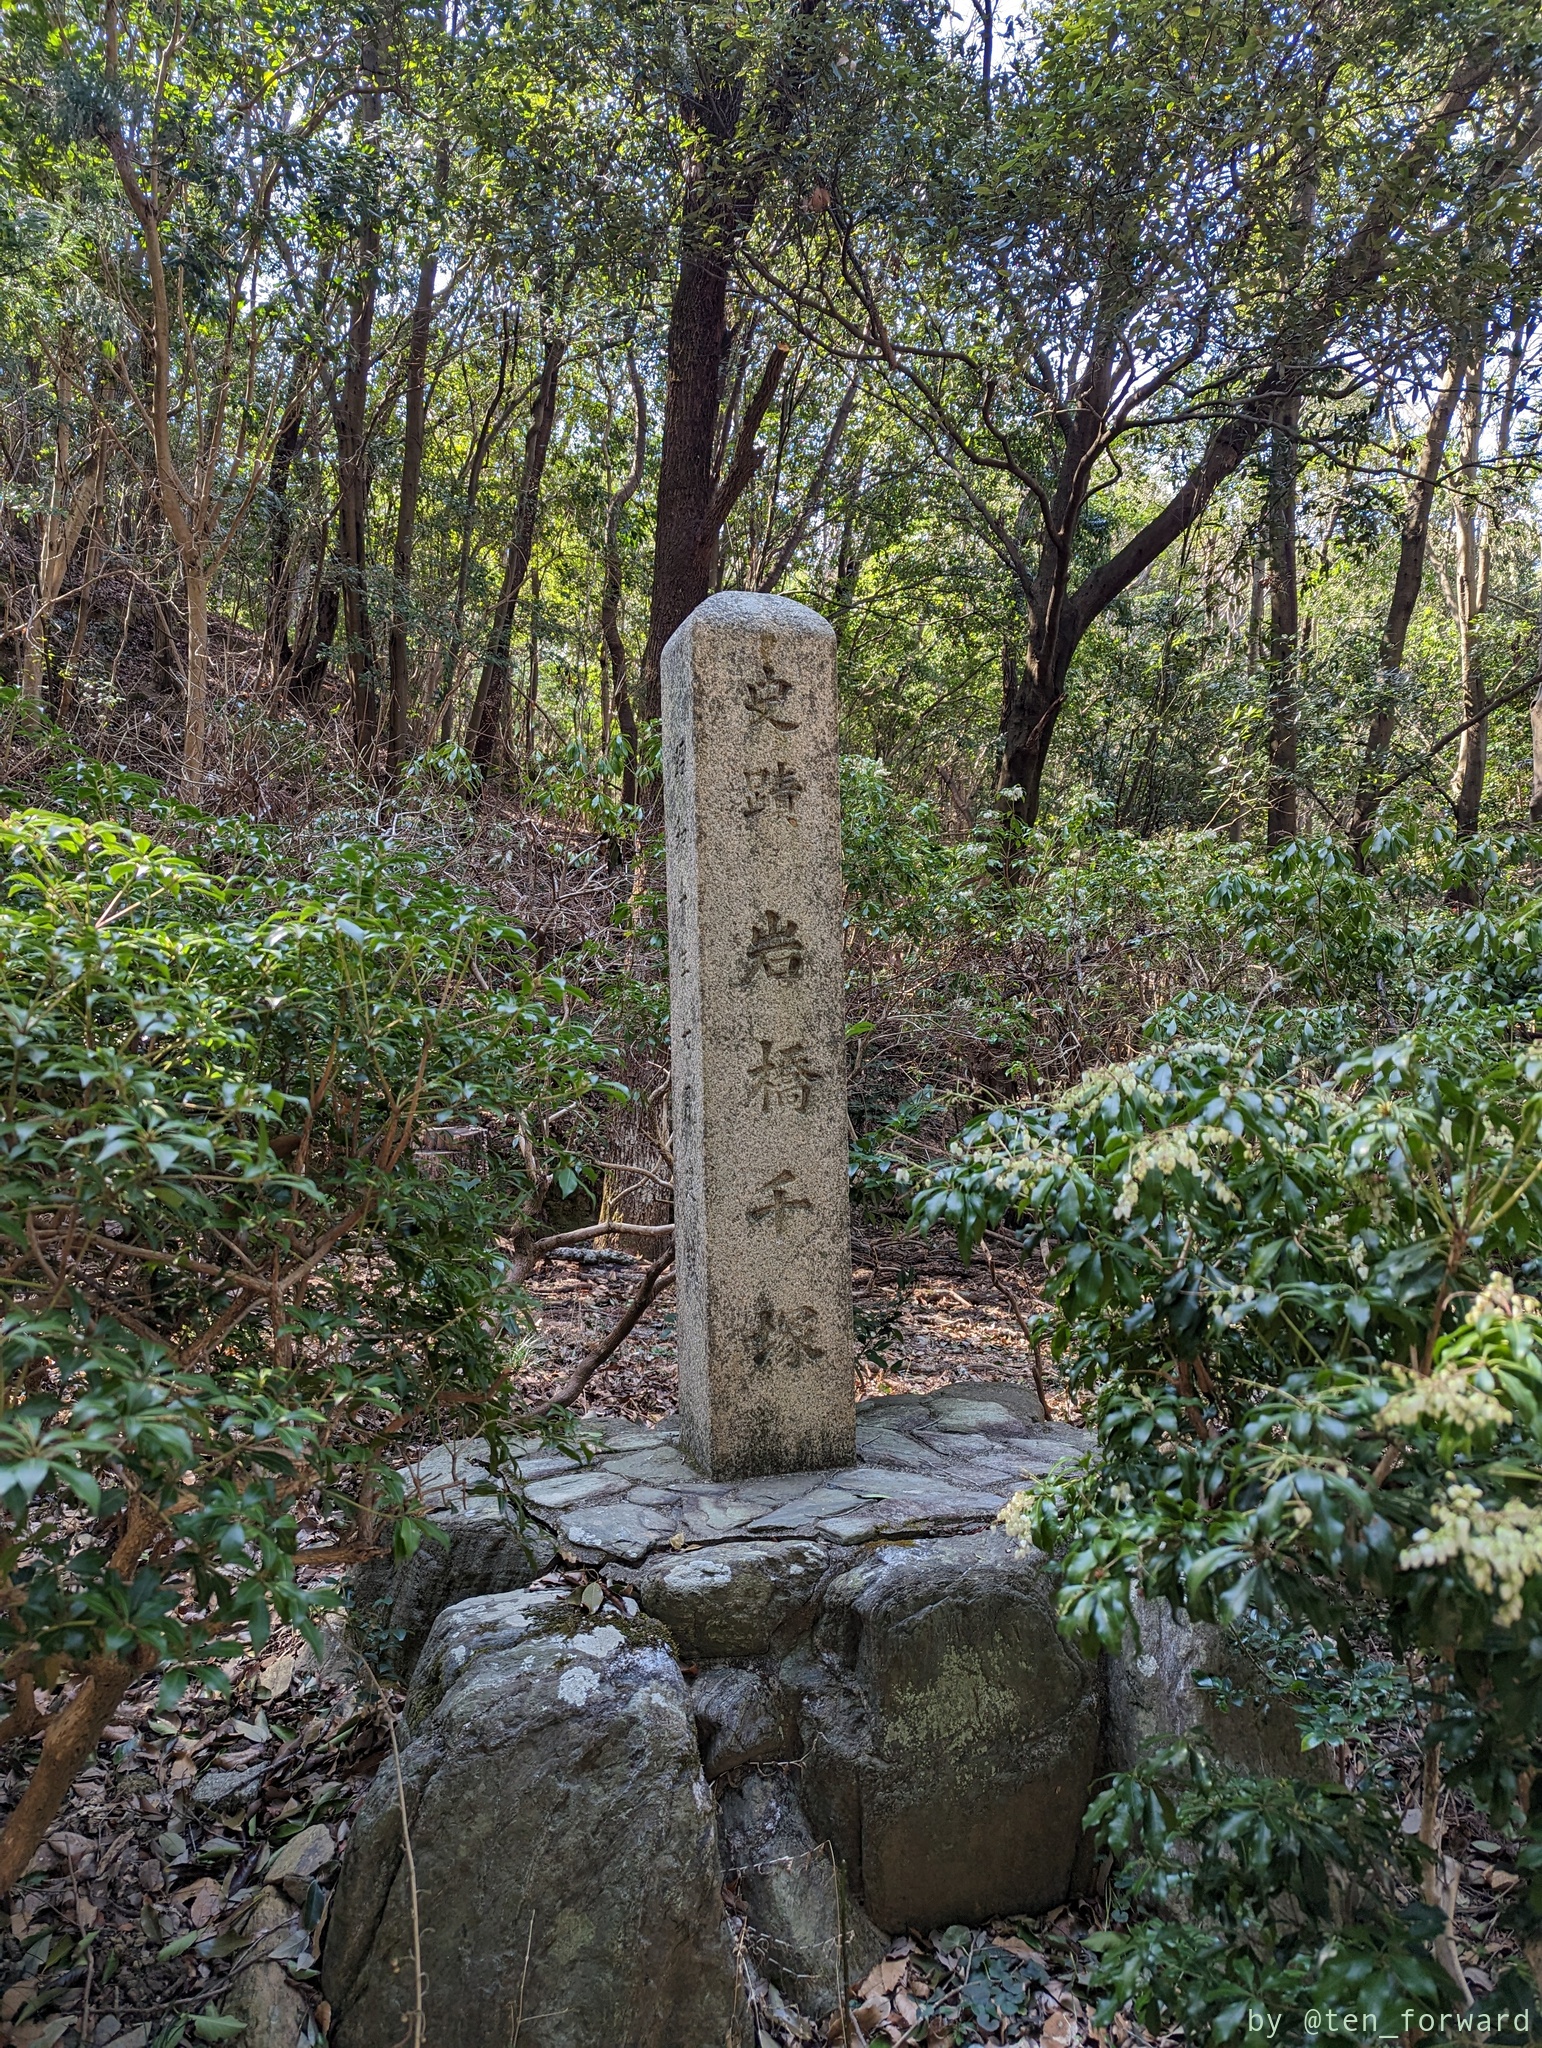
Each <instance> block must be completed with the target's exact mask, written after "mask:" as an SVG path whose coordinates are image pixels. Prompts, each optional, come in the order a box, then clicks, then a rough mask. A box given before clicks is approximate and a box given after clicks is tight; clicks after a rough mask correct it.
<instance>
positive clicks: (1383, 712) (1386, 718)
mask: <svg viewBox="0 0 1542 2048" xmlns="http://www.w3.org/2000/svg"><path fill="white" fill-rule="evenodd" d="M1466 366H1467V365H1466V352H1465V350H1464V349H1463V348H1461V347H1460V346H1454V347H1453V348H1452V351H1451V353H1450V355H1449V356H1448V357H1447V358H1446V367H1445V370H1444V372H1443V373H1442V376H1441V380H1440V384H1439V387H1438V389H1437V391H1436V393H1435V403H1434V405H1433V406H1432V407H1431V409H1430V423H1429V427H1428V429H1427V430H1426V432H1425V436H1424V448H1423V451H1422V453H1421V455H1420V457H1419V466H1418V468H1417V469H1416V470H1415V471H1414V474H1413V477H1412V479H1411V481H1410V483H1409V486H1408V497H1407V502H1406V504H1405V506H1404V510H1403V530H1402V533H1401V535H1400V537H1399V541H1398V554H1397V573H1396V574H1395V576H1394V577H1393V579H1392V595H1391V597H1390V599H1389V600H1388V602H1387V616H1386V621H1385V623H1384V624H1383V626H1382V631H1381V647H1380V650H1379V652H1378V656H1377V669H1378V684H1377V688H1378V697H1377V702H1376V705H1375V708H1374V710H1373V711H1372V714H1371V724H1370V730H1369V731H1368V732H1367V734H1366V738H1365V758H1364V759H1363V761H1362V762H1361V764H1360V781H1359V786H1358V788H1357V789H1356V791H1355V807H1354V812H1353V815H1352V817H1351V819H1350V826H1349V840H1350V845H1351V846H1352V847H1353V848H1354V851H1355V857H1356V859H1357V860H1358V859H1359V858H1360V849H1361V848H1362V847H1363V846H1364V844H1365V842H1366V840H1367V839H1368V838H1369V837H1370V832H1371V827H1372V825H1373V824H1374V823H1375V820H1376V811H1377V808H1378V805H1379V804H1380V801H1381V783H1382V779H1383V777H1384V776H1385V774H1386V766H1387V754H1388V751H1389V749H1390V748H1391V745H1392V734H1393V730H1394V727H1395V725H1396V721H1397V700H1398V690H1399V687H1400V685H1401V681H1402V671H1403V651H1404V649H1405V647H1406V646H1407V644H1408V629H1409V626H1410V625H1411V624H1412V623H1413V615H1414V607H1415V606H1416V605H1417V604H1418V602H1419V592H1420V591H1421V589H1422V588H1423V586H1424V564H1425V559H1426V557H1427V556H1428V554H1429V537H1430V513H1431V511H1432V509H1433V507H1434V503H1435V489H1436V485H1437V484H1438V482H1439V480H1440V466H1441V464H1442V463H1443V462H1444V460H1445V454H1446V440H1447V437H1448V436H1449V434H1450V431H1451V419H1452V415H1453V414H1454V412H1455V410H1456V401H1457V398H1458V395H1459V394H1460V392H1461V388H1462V379H1463V377H1464V376H1465V375H1466Z"/></svg>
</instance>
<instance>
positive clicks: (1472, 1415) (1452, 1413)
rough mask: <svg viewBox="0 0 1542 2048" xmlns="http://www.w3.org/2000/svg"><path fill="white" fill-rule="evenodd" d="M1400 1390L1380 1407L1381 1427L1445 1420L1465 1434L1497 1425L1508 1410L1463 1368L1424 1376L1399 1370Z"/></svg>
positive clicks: (1402, 1427) (1391, 1428) (1507, 1414)
mask: <svg viewBox="0 0 1542 2048" xmlns="http://www.w3.org/2000/svg"><path fill="white" fill-rule="evenodd" d="M1398 1378H1399V1379H1400V1380H1401V1381H1402V1383H1403V1392H1402V1393H1400V1394H1394V1395H1393V1397H1392V1399H1391V1400H1390V1401H1389V1402H1388V1403H1387V1405H1386V1407H1385V1408H1383V1409H1382V1411H1381V1418H1380V1421H1381V1427H1382V1428H1383V1429H1384V1430H1388V1431H1390V1430H1395V1429H1413V1428H1415V1427H1416V1426H1417V1425H1418V1424H1419V1423H1421V1422H1432V1423H1436V1424H1439V1423H1442V1422H1444V1423H1449V1424H1450V1425H1451V1427H1452V1428H1453V1429H1459V1430H1461V1431H1463V1433H1464V1434H1465V1435H1467V1436H1474V1435H1476V1433H1477V1432H1478V1431H1479V1430H1480V1429H1497V1428H1498V1427H1499V1425H1500V1424H1501V1423H1504V1422H1508V1421H1509V1419H1510V1411H1509V1409H1508V1408H1506V1406H1505V1405H1504V1403H1503V1401H1499V1400H1496V1399H1495V1398H1494V1396H1493V1395H1492V1394H1486V1393H1485V1392H1484V1391H1483V1389H1482V1388H1481V1387H1478V1386H1474V1384H1473V1381H1472V1375H1471V1374H1470V1373H1465V1372H1450V1371H1443V1372H1432V1373H1431V1374H1430V1376H1429V1378H1428V1379H1420V1378H1418V1377H1417V1376H1416V1375H1414V1374H1412V1373H1399V1375H1398Z"/></svg>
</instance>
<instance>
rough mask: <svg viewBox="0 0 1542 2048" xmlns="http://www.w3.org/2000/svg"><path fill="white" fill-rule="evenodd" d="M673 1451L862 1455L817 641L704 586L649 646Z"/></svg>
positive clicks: (754, 1469) (823, 631)
mask: <svg viewBox="0 0 1542 2048" xmlns="http://www.w3.org/2000/svg"><path fill="white" fill-rule="evenodd" d="M663 713H664V720H663V723H664V817H665V846H666V851H667V857H668V871H669V987H670V1017H671V1024H670V1036H671V1043H672V1048H673V1062H674V1153H675V1286H676V1292H677V1295H678V1301H679V1307H678V1313H677V1317H676V1329H677V1336H678V1345H679V1356H680V1440H681V1448H682V1449H683V1450H684V1452H685V1454H686V1456H687V1457H688V1458H689V1459H690V1460H691V1462H692V1463H693V1464H694V1465H695V1466H696V1468H697V1470H698V1471H701V1472H704V1473H707V1474H708V1475H709V1476H710V1477H712V1478H714V1479H739V1478H747V1477H751V1476H753V1475H755V1474H757V1473H770V1472H799V1471H810V1470H814V1469H816V1468H819V1467H822V1466H829V1465H849V1464H852V1463H854V1462H855V1458H856V1405H855V1395H854V1391H853V1385H852V1338H851V1251H850V1239H849V1235H848V1231H849V1223H848V1213H847V1185H846V1047H845V1030H844V1025H843V1019H842V1001H841V996H842V981H843V963H842V954H841V904H842V883H841V833H840V791H839V784H838V780H837V773H836V737H835V635H834V633H833V632H832V631H831V629H830V627H829V626H828V625H827V624H826V623H825V621H824V620H823V619H821V618H820V617H819V616H818V614H817V613H816V612H811V611H809V610H808V609H807V608H806V607H805V606H803V605H801V604H794V603H792V602H791V600H790V599H788V598H785V597H762V596H757V595H755V594H754V593H752V592H748V591H738V590H731V591H722V592H720V593H719V595H717V596H716V597H709V598H708V599H707V601H706V602H705V603H704V604H701V605H698V606H697V608H696V610H695V611H694V612H692V613H691V616H690V617H689V618H688V619H687V620H686V621H685V623H684V625H682V626H681V627H680V629H679V631H678V632H677V633H676V634H675V635H674V637H673V638H672V639H671V640H670V642H669V645H668V646H667V647H666V648H665V649H664V658H663Z"/></svg>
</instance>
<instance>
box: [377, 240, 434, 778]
mask: <svg viewBox="0 0 1542 2048" xmlns="http://www.w3.org/2000/svg"><path fill="white" fill-rule="evenodd" d="M438 268H439V257H438V251H437V250H427V251H425V253H424V255H423V259H422V261H421V262H420V263H419V265H418V295H417V299H416V300H415V302H414V304H413V308H412V325H411V327H410V329H409V331H408V341H407V404H406V419H405V423H404V433H403V440H402V474H401V483H400V495H399V497H398V499H397V504H396V543H395V547H394V548H393V550H392V555H391V625H390V632H389V634H388V637H387V643H386V645H387V661H386V666H387V672H388V674H389V676H390V683H391V717H390V732H389V735H388V741H387V757H388V759H389V761H390V765H391V769H392V772H393V773H395V772H397V771H399V770H400V768H401V765H402V763H403V762H404V761H405V760H406V758H407V749H408V743H409V735H410V732H411V710H412V707H411V703H410V677H409V673H408V666H407V616H406V613H407V603H408V599H409V596H410V594H411V589H412V544H413V535H414V531H415V528H416V525H417V517H418V494H419V490H420V488H421V485H422V479H423V437H424V426H425V415H426V411H427V404H426V389H425V386H426V372H427V368H428V344H429V339H430V336H431V335H432V333H433V325H434V278H435V275H436V274H437V272H438Z"/></svg>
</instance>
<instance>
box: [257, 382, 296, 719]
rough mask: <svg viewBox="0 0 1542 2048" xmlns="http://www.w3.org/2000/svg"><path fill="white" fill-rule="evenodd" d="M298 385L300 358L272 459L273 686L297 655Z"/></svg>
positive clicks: (268, 645) (269, 626) (269, 630)
mask: <svg viewBox="0 0 1542 2048" xmlns="http://www.w3.org/2000/svg"><path fill="white" fill-rule="evenodd" d="M298 385H299V365H298V363H297V364H296V366H295V373H294V376H293V378H292V379H291V395H290V399H289V403H288V405H287V406H286V407H285V409H284V417H283V420H282V421H281V422H280V425H279V430H278V434H277V436H276V438H275V440H274V443H273V459H272V461H271V462H270V463H269V465H268V598H267V606H266V615H265V618H264V632H263V640H264V643H265V647H264V652H265V653H266V656H267V662H268V670H269V673H270V675H271V677H272V680H273V687H274V689H275V690H282V689H283V688H284V687H285V686H286V684H287V682H288V679H289V674H290V669H291V666H292V664H293V661H294V649H293V647H292V646H291V644H290V639H289V607H290V602H291V600H292V598H293V595H294V566H293V563H292V562H291V560H290V546H291V543H292V541H293V537H294V520H293V518H292V516H291V513H290V509H289V478H290V473H291V471H292V470H293V468H294V464H295V458H296V456H297V455H298V454H299V452H300V440H301V435H302V433H303V431H304V424H305V408H304V407H303V406H302V405H301V403H300V400H299V396H298Z"/></svg>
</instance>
